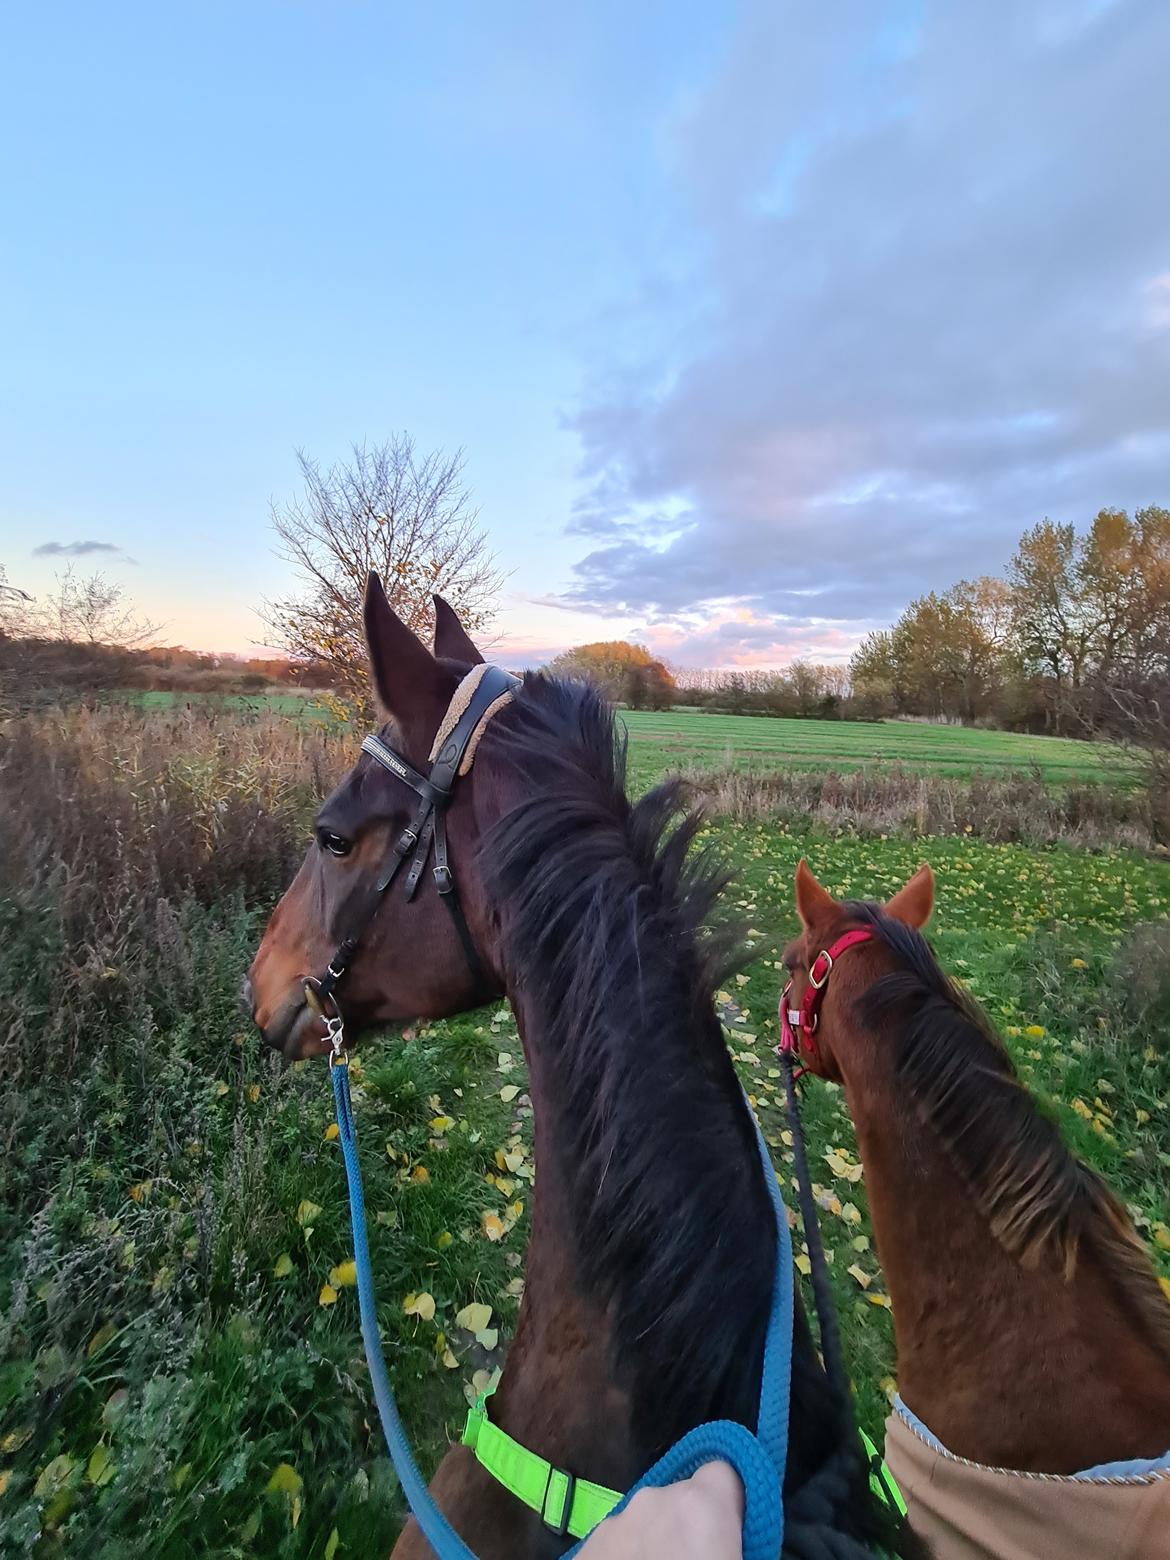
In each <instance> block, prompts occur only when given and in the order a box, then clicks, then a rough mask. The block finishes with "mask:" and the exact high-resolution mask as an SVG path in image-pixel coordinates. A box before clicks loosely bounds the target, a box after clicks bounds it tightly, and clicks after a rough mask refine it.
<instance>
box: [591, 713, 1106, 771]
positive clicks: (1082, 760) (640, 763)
mask: <svg viewBox="0 0 1170 1560" xmlns="http://www.w3.org/2000/svg"><path fill="white" fill-rule="evenodd" d="M622 719H623V720H624V721H625V723H626V726H627V728H628V729H629V733H630V748H631V758H632V762H633V765H634V771H635V773H636V774H638V775H641V774H647V775H648V774H651V773H653V772H655V771H659V770H661V769H663V768H665V767H670V766H672V765H677V764H680V763H693V764H699V765H707V766H713V765H725V764H728V763H734V764H738V765H745V766H747V765H751V766H758V767H769V768H771V767H775V766H778V765H784V766H787V767H789V768H793V769H840V770H851V769H865V768H868V767H870V766H881V765H891V764H899V765H901V766H902V767H903V768H906V769H909V770H913V771H915V772H919V773H923V774H944V775H953V776H956V777H961V778H967V777H969V776H970V775H973V774H975V773H985V774H1003V773H1006V772H1010V771H1016V772H1018V771H1026V770H1033V769H1035V770H1038V771H1039V772H1040V773H1041V774H1042V775H1043V776H1044V778H1045V780H1047V781H1048V782H1050V783H1053V784H1057V783H1060V782H1062V781H1074V780H1113V781H1120V780H1124V779H1125V778H1126V776H1127V766H1126V763H1125V760H1124V758H1123V756H1122V755H1120V754H1118V753H1117V752H1116V750H1110V749H1108V748H1105V747H1103V746H1099V745H1096V744H1094V743H1089V742H1076V741H1073V740H1071V739H1069V738H1066V737H1033V736H1024V735H1020V734H1018V733H1016V732H1011V731H977V730H973V729H969V728H967V727H963V726H928V725H923V724H919V723H918V722H912V721H876V722H860V721H843V720H787V719H781V718H777V717H765V716H751V715H706V714H702V713H698V712H688V711H661V712H658V711H654V712H651V711H649V710H626V711H624V712H623V716H622Z"/></svg>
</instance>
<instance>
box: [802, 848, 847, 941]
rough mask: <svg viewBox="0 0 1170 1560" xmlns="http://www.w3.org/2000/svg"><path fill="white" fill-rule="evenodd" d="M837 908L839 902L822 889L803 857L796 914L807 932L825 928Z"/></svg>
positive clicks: (826, 890)
mask: <svg viewBox="0 0 1170 1560" xmlns="http://www.w3.org/2000/svg"><path fill="white" fill-rule="evenodd" d="M836 908H837V901H836V900H835V899H834V898H833V896H832V894H830V893H829V891H828V889H826V888H822V887H821V885H820V884H819V883H818V882H817V880H816V878H815V877H814V876H813V875H812V872H811V870H810V869H809V864H808V862H807V861H805V860H804V858H803V857H801V860H800V864H799V866H798V867H797V869H796V913H797V915H798V916H799V917H800V920H801V924H802V925H803V926H804V928H805V930H806V931H810V930H811V929H812V928H813V927H814V926H823V925H824V924H825V922H826V921H827V920H828V918H829V917H830V916H831V915H832V914H833V912H834V910H836Z"/></svg>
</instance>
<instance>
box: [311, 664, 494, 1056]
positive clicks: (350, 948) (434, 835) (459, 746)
mask: <svg viewBox="0 0 1170 1560" xmlns="http://www.w3.org/2000/svg"><path fill="white" fill-rule="evenodd" d="M519 686H520V679H519V678H518V677H513V675H512V673H511V672H506V671H504V669H503V668H502V667H500V666H489V667H487V668H486V670H485V671H484V673H483V675H482V676H481V677H480V679H479V682H478V683H477V684H476V687H475V690H474V692H473V693H472V696H471V698H470V700H469V701H468V705H467V708H466V709H465V710H464V711H463V713H462V714H461V715H460V717H459V719H458V720H457V721H456V722H455V725H454V726H453V727H452V729H451V731H450V733H449V735H448V736H447V738H446V740H445V741H444V742H443V745H442V747H441V748H440V750H439V754H438V757H437V758H436V759H435V761H434V762H433V763H432V765H431V767H430V771H429V773H428V774H426V775H421V774H419V772H418V770H417V769H415V768H414V767H413V766H412V765H411V764H408V763H407V761H406V759H404V758H403V757H402V755H401V754H400V753H396V752H395V751H394V749H393V748H392V747H389V746H388V745H387V744H386V743H385V742H383V741H382V739H381V737H378V736H368V737H366V738H365V740H364V741H363V742H362V752H363V753H367V754H369V756H370V757H371V758H372V759H374V760H375V761H376V762H377V763H379V764H381V765H382V767H383V768H384V769H388V770H389V771H390V773H391V774H392V775H394V776H395V777H396V778H397V779H399V780H401V781H402V782H403V783H404V784H405V785H408V786H409V787H410V788H411V790H412V791H415V792H417V794H418V798H419V801H418V806H417V808H416V809H415V814H414V817H413V818H412V819H411V821H410V823H408V824H407V826H406V828H405V829H404V830H403V831H402V833H401V835H400V836H399V838H398V840H397V841H396V843H395V845H394V847H393V849H392V850H391V852H390V857H389V859H388V861H387V862H386V865H385V867H384V868H383V870H382V872H381V874H380V876H379V878H378V881H377V882H376V883H375V884H374V887H373V889H372V890H371V892H370V894H369V896H368V898H367V900H366V903H365V904H364V906H363V907H362V911H361V913H360V914H359V915H358V916H357V917H356V919H355V924H354V926H353V929H352V931H350V933H349V934H348V935H347V936H346V937H344V938H342V940H341V942H340V943H339V944H338V945H337V950H336V952H335V953H334V955H333V957H332V958H331V959H330V960H329V963H328V965H327V966H326V969H325V973H324V975H322V976H320V977H319V978H315V977H313V976H310V977H309V978H308V979H307V980H306V981H305V988H304V990H305V1000H306V1002H307V1003H308V1004H309V1007H310V1008H312V1010H313V1012H314V1013H316V1014H317V1015H318V1017H319V1018H321V1019H323V1020H324V1022H325V1024H326V1027H327V1029H328V1031H329V1038H330V1040H331V1041H332V1042H333V1044H334V1048H335V1049H336V1048H337V1046H338V1044H339V1040H340V1034H341V1022H342V1018H341V1008H340V1007H339V1005H338V1002H337V997H336V996H335V994H334V993H335V990H336V987H337V983H338V981H339V980H340V979H341V977H342V976H343V975H344V974H345V972H346V970H347V969H348V968H349V966H350V964H351V963H352V962H353V957H354V954H355V953H356V952H357V950H358V947H359V945H360V943H361V939H362V937H363V935H364V934H365V931H366V928H367V927H368V926H369V924H370V922H371V921H372V920H373V918H374V915H375V914H376V912H377V909H378V906H379V905H380V904H381V903H382V896H383V895H384V894H385V893H386V890H387V889H388V888H389V887H390V885H391V883H393V881H394V879H395V878H396V877H397V876H398V872H399V869H400V868H401V867H402V866H403V865H404V863H405V862H406V860H407V858H408V857H409V858H411V859H410V869H409V871H408V872H407V874H406V880H405V883H406V898H407V899H408V900H410V899H413V898H414V895H415V891H416V889H417V888H418V885H419V880H420V879H421V877H422V874H423V869H424V868H425V866H426V864H427V857H428V856H429V855H430V853H431V845H432V844H433V845H434V848H435V865H434V869H433V872H434V879H435V888H436V889H437V890H438V894H439V898H440V899H441V900H442V901H443V903H444V904H445V905H446V906H447V909H448V910H449V911H450V913H451V918H452V920H453V921H454V923H455V930H456V932H457V933H458V935H459V941H460V944H461V945H462V948H463V954H464V957H465V958H466V960H467V964H468V967H469V968H470V970H471V973H472V976H473V977H474V979H475V983H476V986H477V987H478V988H480V989H482V988H484V987H486V986H487V985H488V984H489V977H488V974H487V971H486V970H485V969H484V966H483V960H482V959H481V958H480V956H479V954H478V952H477V951H476V947H475V943H474V942H473V941H472V937H471V930H470V928H469V927H468V925H467V917H466V916H465V915H464V913H463V906H462V905H461V904H460V902H459V892H458V889H457V888H456V886H455V876H454V873H453V872H452V871H451V862H450V858H449V855H448V851H447V807H448V805H449V804H450V801H451V793H452V791H453V790H454V789H455V781H456V780H457V779H458V777H459V766H460V764H461V763H462V762H463V756H464V754H465V753H466V751H467V745H468V743H469V742H470V741H471V738H472V737H473V735H474V734H475V730H476V727H477V726H478V725H479V723H480V721H481V720H482V719H483V717H484V715H485V713H486V712H487V710H488V709H489V707H490V706H491V705H492V704H494V703H495V701H496V700H497V699H498V698H500V697H501V695H503V694H505V693H511V692H512V691H513V690H514V689H516V688H518V687H519Z"/></svg>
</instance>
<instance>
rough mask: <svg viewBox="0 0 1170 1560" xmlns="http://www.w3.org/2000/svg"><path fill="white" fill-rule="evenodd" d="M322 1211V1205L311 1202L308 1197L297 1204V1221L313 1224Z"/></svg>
mask: <svg viewBox="0 0 1170 1560" xmlns="http://www.w3.org/2000/svg"><path fill="white" fill-rule="evenodd" d="M320 1212H321V1208H320V1205H319V1204H318V1203H315V1202H310V1201H309V1199H308V1198H307V1197H306V1198H305V1200H304V1202H301V1203H298V1204H297V1223H298V1224H312V1222H313V1220H314V1219H315V1218H316V1217H317V1215H318V1214H319V1213H320Z"/></svg>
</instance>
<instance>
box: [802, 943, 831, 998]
mask: <svg viewBox="0 0 1170 1560" xmlns="http://www.w3.org/2000/svg"><path fill="white" fill-rule="evenodd" d="M832 973H833V955H832V954H831V953H830V952H829V950H828V949H827V948H822V949H821V951H820V953H818V954H817V956H816V958H815V959H814V960H813V961H812V965H811V966H810V968H809V972H808V983H809V985H810V986H811V987H812V988H813V990H814V991H822V990H823V989H824V985H825V982H826V981H827V980H828V978H829V976H830V975H831V974H832Z"/></svg>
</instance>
